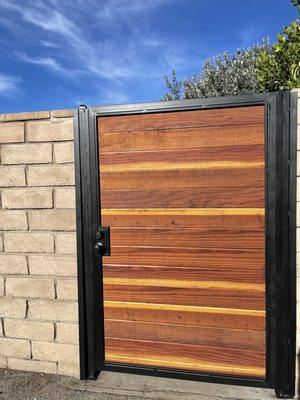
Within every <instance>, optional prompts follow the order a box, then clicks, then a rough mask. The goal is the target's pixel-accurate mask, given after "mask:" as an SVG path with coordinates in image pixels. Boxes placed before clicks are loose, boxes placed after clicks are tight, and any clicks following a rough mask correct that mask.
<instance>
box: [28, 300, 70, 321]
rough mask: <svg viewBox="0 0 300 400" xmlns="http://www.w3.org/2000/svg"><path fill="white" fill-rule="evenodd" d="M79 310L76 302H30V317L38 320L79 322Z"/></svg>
mask: <svg viewBox="0 0 300 400" xmlns="http://www.w3.org/2000/svg"><path fill="white" fill-rule="evenodd" d="M77 308H78V305H77V302H75V301H63V300H30V302H29V315H30V318H31V319H36V320H46V321H57V322H58V321H66V322H77V320H78V310H77Z"/></svg>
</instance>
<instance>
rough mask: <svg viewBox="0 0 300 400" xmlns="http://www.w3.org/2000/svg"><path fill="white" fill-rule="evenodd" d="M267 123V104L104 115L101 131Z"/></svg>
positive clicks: (100, 120) (100, 126)
mask: <svg viewBox="0 0 300 400" xmlns="http://www.w3.org/2000/svg"><path fill="white" fill-rule="evenodd" d="M262 123H264V106H248V107H231V108H220V109H218V110H214V109H211V110H195V111H175V112H167V113H147V114H144V115H140V114H139V115H124V116H111V117H110V116H105V117H100V118H99V119H98V129H99V131H100V132H132V131H137V130H144V131H145V130H153V129H170V128H179V127H180V128H184V127H189V128H195V127H200V126H220V125H221V126H223V125H225V126H226V125H227V126H228V125H229V126H232V125H241V124H244V125H249V124H262Z"/></svg>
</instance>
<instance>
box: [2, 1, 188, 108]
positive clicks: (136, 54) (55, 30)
mask: <svg viewBox="0 0 300 400" xmlns="http://www.w3.org/2000/svg"><path fill="white" fill-rule="evenodd" d="M172 1H174V0H103V1H102V2H101V3H102V7H101V10H100V11H99V12H98V14H97V16H95V18H93V17H94V15H93V13H94V9H95V6H96V5H99V3H98V1H97V0H89V1H88V2H87V3H86V4H85V7H84V8H83V2H82V0H73V2H72V4H71V5H70V7H65V6H66V4H67V2H66V1H63V0H62V1H57V0H48V1H46V0H35V1H22V0H0V9H1V8H2V9H3V10H6V11H7V12H9V13H10V16H11V19H12V20H16V19H17V20H19V21H21V24H22V29H23V31H24V32H27V31H28V32H32V35H31V37H32V41H31V43H30V47H26V46H25V44H24V47H25V49H26V52H24V48H22V52H20V51H16V52H15V56H16V59H17V60H18V61H20V62H23V63H29V64H34V65H37V66H40V67H41V68H44V69H47V70H48V71H50V72H51V73H54V74H56V76H59V75H60V74H61V75H62V76H64V78H67V77H69V78H70V79H72V78H74V76H75V77H76V78H77V77H79V76H81V77H82V78H83V79H84V80H87V79H95V86H97V84H99V85H100V86H101V87H102V91H103V97H105V98H108V96H107V88H109V89H110V90H111V91H112V92H115V93H118V96H117V98H118V99H119V100H120V101H121V100H126V99H128V100H130V93H128V89H127V88H128V84H129V83H130V82H131V84H134V83H135V84H139V85H142V86H143V85H144V83H145V81H147V82H149V83H148V84H149V85H150V86H152V87H153V85H157V86H159V85H161V82H162V80H163V78H162V77H163V75H164V74H165V73H168V72H169V71H170V69H171V68H178V69H180V68H182V67H183V64H184V63H185V64H190V63H191V59H189V61H187V60H188V57H186V54H185V53H186V51H185V49H184V45H182V43H180V41H177V43H176V51H175V50H173V48H174V40H173V39H171V38H168V37H163V35H154V34H153V32H152V31H151V16H152V15H155V14H154V13H155V12H158V11H159V10H160V7H163V6H165V5H166V4H169V3H171V2H172ZM99 8H100V7H98V9H99ZM66 10H67V11H68V12H66ZM97 18H98V19H97ZM129 21H130V23H128V22H129ZM0 24H1V21H0ZM124 27H125V29H124ZM124 33H125V35H124ZM35 38H36V39H35ZM181 47H182V48H181ZM58 73H59V74H58ZM150 81H151V82H150Z"/></svg>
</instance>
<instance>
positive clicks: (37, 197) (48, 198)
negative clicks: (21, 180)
mask: <svg viewBox="0 0 300 400" xmlns="http://www.w3.org/2000/svg"><path fill="white" fill-rule="evenodd" d="M52 206H53V200H52V189H49V188H31V189H5V190H3V192H2V207H3V208H17V209H24V208H52Z"/></svg>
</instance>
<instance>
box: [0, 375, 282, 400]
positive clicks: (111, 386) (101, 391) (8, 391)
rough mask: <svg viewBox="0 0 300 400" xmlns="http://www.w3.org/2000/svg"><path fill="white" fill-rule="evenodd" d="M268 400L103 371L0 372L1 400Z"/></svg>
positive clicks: (258, 393)
mask: <svg viewBox="0 0 300 400" xmlns="http://www.w3.org/2000/svg"><path fill="white" fill-rule="evenodd" d="M131 399H132V400H141V399H156V400H196V399H197V400H229V399H233V400H239V399H243V400H268V399H275V395H274V392H273V391H272V390H267V389H257V388H244V387H239V386H229V385H215V384H208V383H199V382H188V381H181V380H180V381H179V380H174V379H162V378H153V377H144V376H139V375H128V374H117V373H108V372H104V373H102V374H101V375H100V377H99V379H98V380H97V381H95V382H91V381H88V382H81V381H78V380H77V379H75V378H68V377H58V376H54V375H47V374H40V373H33V372H23V371H6V370H0V400H131Z"/></svg>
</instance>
